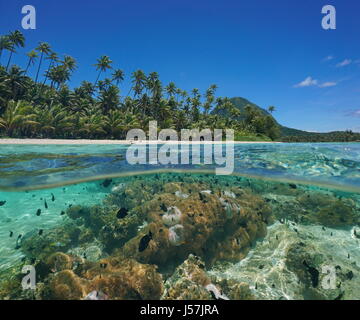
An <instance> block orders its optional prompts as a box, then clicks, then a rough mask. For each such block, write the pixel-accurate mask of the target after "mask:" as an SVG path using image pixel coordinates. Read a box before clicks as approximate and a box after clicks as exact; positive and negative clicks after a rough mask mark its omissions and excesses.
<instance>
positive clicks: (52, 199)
mask: <svg viewBox="0 0 360 320" xmlns="http://www.w3.org/2000/svg"><path fill="white" fill-rule="evenodd" d="M51 201H52V202H54V201H55V196H54V194H53V193H52V194H51Z"/></svg>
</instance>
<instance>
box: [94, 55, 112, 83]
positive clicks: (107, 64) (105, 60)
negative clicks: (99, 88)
mask: <svg viewBox="0 0 360 320" xmlns="http://www.w3.org/2000/svg"><path fill="white" fill-rule="evenodd" d="M111 64H112V61H111V59H110V58H109V57H108V56H101V57H100V58H99V59H97V63H96V64H95V67H96V70H99V73H98V76H97V78H96V81H95V87H96V84H97V82H98V81H99V78H100V75H101V72H105V71H106V70H107V69H112V67H111Z"/></svg>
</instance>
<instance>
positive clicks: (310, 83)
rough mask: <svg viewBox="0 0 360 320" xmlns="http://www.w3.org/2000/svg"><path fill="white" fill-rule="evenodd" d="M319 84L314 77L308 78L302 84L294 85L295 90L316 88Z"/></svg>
mask: <svg viewBox="0 0 360 320" xmlns="http://www.w3.org/2000/svg"><path fill="white" fill-rule="evenodd" d="M317 84H318V81H317V80H316V79H313V78H312V77H307V78H306V79H305V80H304V81H301V82H300V83H298V84H296V85H294V88H302V87H310V86H316V85H317Z"/></svg>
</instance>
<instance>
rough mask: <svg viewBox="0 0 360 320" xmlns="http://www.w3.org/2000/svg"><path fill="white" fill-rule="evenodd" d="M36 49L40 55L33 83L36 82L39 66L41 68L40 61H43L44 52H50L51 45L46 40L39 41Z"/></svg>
mask: <svg viewBox="0 0 360 320" xmlns="http://www.w3.org/2000/svg"><path fill="white" fill-rule="evenodd" d="M36 50H37V51H39V52H41V56H40V61H39V66H38V70H37V73H36V78H35V83H37V81H38V77H39V72H40V68H41V64H42V61H43V57H44V54H46V55H48V54H49V53H50V52H51V47H50V45H49V44H48V43H47V42H40V43H39V46H38V47H37V48H36Z"/></svg>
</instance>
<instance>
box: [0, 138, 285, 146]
mask: <svg viewBox="0 0 360 320" xmlns="http://www.w3.org/2000/svg"><path fill="white" fill-rule="evenodd" d="M166 142H167V141H160V140H156V141H154V140H152V141H148V140H143V141H131V140H91V139H79V140H76V139H69V140H67V139H10V138H9V139H7V138H5V139H0V145H5V144H18V145H32V144H37V145H39V144H48V145H57V144H58V145H66V144H70V145H86V144H89V145H90V144H105V145H111V144H119V145H130V144H140V145H141V144H156V143H157V144H164V143H166ZM175 143H176V142H175ZM177 143H178V144H218V143H234V144H251V143H257V144H259V143H283V142H278V141H221V142H218V141H201V142H200V141H194V142H188V141H177Z"/></svg>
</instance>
